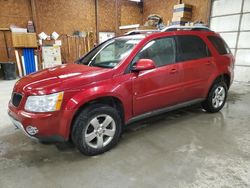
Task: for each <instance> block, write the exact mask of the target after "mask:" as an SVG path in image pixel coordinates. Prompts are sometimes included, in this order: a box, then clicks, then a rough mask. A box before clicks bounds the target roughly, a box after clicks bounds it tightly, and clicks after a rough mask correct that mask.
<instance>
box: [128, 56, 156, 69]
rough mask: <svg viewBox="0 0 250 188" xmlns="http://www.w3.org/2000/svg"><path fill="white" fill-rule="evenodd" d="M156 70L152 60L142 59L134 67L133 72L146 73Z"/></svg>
mask: <svg viewBox="0 0 250 188" xmlns="http://www.w3.org/2000/svg"><path fill="white" fill-rule="evenodd" d="M154 68H155V63H154V61H153V60H151V59H140V60H138V61H137V62H136V64H135V65H134V66H133V67H132V71H144V70H150V69H154Z"/></svg>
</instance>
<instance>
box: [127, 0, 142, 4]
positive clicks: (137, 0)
mask: <svg viewBox="0 0 250 188" xmlns="http://www.w3.org/2000/svg"><path fill="white" fill-rule="evenodd" d="M129 1H133V2H137V3H140V2H141V0H129Z"/></svg>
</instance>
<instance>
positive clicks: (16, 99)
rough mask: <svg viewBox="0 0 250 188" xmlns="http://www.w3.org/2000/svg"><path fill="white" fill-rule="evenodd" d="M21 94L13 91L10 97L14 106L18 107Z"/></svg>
mask: <svg viewBox="0 0 250 188" xmlns="http://www.w3.org/2000/svg"><path fill="white" fill-rule="evenodd" d="M22 98H23V96H22V95H21V94H19V93H13V95H12V99H11V102H12V104H13V105H14V106H15V107H18V106H19V104H20V102H21V100H22Z"/></svg>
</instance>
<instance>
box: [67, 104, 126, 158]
mask: <svg viewBox="0 0 250 188" xmlns="http://www.w3.org/2000/svg"><path fill="white" fill-rule="evenodd" d="M121 127H122V121H121V118H120V116H119V114H118V112H117V110H116V109H114V108H112V107H110V106H107V105H102V104H94V105H92V106H90V107H87V108H85V109H84V110H83V111H82V112H81V113H80V114H79V115H78V116H77V118H76V120H75V122H74V125H73V130H72V140H73V142H74V144H75V146H76V147H77V148H78V149H79V150H80V152H82V153H83V154H85V155H97V154H101V153H104V152H105V151H108V150H110V149H111V148H112V147H114V146H115V145H116V144H117V142H118V141H119V138H120V135H121Z"/></svg>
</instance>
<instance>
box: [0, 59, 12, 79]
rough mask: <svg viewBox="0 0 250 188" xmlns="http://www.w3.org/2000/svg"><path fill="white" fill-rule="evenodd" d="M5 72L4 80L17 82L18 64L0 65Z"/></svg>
mask: <svg viewBox="0 0 250 188" xmlns="http://www.w3.org/2000/svg"><path fill="white" fill-rule="evenodd" d="M0 64H1V67H2V70H3V79H4V80H15V79H16V63H14V62H7V63H0Z"/></svg>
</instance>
